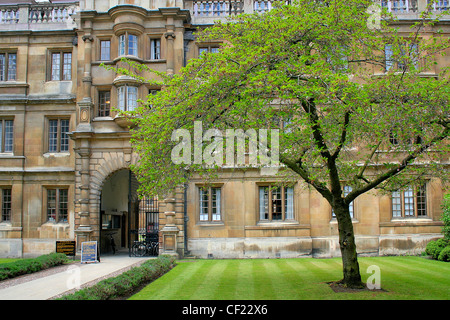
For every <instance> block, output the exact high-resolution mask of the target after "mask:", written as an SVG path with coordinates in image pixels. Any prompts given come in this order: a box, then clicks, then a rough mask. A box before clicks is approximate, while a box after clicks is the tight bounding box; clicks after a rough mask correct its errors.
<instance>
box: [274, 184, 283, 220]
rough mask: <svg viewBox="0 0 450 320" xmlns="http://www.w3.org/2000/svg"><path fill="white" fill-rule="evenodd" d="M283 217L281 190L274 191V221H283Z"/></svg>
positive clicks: (275, 189)
mask: <svg viewBox="0 0 450 320" xmlns="http://www.w3.org/2000/svg"><path fill="white" fill-rule="evenodd" d="M282 217H283V213H282V203H281V188H273V189H272V220H281V219H282Z"/></svg>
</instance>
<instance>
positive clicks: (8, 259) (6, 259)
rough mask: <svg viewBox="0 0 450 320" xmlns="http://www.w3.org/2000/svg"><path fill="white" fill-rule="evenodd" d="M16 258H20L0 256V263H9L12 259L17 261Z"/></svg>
mask: <svg viewBox="0 0 450 320" xmlns="http://www.w3.org/2000/svg"><path fill="white" fill-rule="evenodd" d="M17 260H20V258H17V259H15V258H0V264H2V263H10V262H14V261H17Z"/></svg>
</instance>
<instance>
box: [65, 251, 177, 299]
mask: <svg viewBox="0 0 450 320" xmlns="http://www.w3.org/2000/svg"><path fill="white" fill-rule="evenodd" d="M175 265H176V263H175V258H173V257H169V256H160V257H158V258H157V259H151V260H147V261H145V262H144V263H143V264H141V265H140V266H139V267H134V268H132V269H130V270H128V271H126V272H124V273H122V274H121V275H119V276H117V277H113V278H108V279H105V280H102V281H100V282H98V283H97V284H95V285H93V286H91V287H87V288H84V289H81V290H78V291H76V292H74V293H71V294H68V295H65V296H62V297H60V298H58V299H57V300H111V299H116V298H120V297H124V296H128V295H130V294H132V293H133V292H135V291H136V290H137V289H139V288H140V287H141V286H143V285H145V284H147V283H150V282H152V281H154V280H156V279H157V278H159V277H161V276H162V275H163V274H165V273H166V272H168V271H169V270H170V269H172V268H173V267H174V266H175Z"/></svg>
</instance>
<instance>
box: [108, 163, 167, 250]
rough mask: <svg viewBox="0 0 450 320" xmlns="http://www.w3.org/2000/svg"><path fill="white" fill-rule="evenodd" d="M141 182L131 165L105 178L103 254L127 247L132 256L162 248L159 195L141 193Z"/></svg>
mask: <svg viewBox="0 0 450 320" xmlns="http://www.w3.org/2000/svg"><path fill="white" fill-rule="evenodd" d="M138 186H139V183H138V181H137V179H136V177H135V175H134V173H133V172H131V171H130V170H129V169H121V170H118V171H116V172H114V173H113V174H112V175H110V176H109V177H108V178H107V179H106V180H105V182H104V184H103V187H102V191H101V195H100V241H99V247H100V254H112V253H113V247H112V245H111V240H112V239H114V243H115V249H116V251H121V250H122V251H128V254H129V255H130V256H156V255H158V252H159V205H158V199H157V197H150V196H139V195H138V193H137V189H138Z"/></svg>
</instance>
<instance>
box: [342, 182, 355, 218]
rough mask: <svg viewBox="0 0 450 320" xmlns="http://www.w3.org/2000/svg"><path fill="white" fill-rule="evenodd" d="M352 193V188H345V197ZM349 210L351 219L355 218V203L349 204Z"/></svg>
mask: <svg viewBox="0 0 450 320" xmlns="http://www.w3.org/2000/svg"><path fill="white" fill-rule="evenodd" d="M352 191H353V189H352V187H350V186H344V197H346V196H348V194H349V193H350V192H352ZM348 209H349V211H350V217H352V218H353V201H352V202H351V203H350V204H349V206H348Z"/></svg>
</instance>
